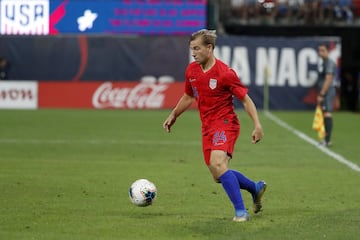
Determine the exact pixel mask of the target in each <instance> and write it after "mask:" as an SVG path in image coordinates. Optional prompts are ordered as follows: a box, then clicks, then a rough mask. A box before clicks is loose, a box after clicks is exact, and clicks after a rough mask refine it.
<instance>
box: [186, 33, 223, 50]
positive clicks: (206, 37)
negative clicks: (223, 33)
mask: <svg viewBox="0 0 360 240" xmlns="http://www.w3.org/2000/svg"><path fill="white" fill-rule="evenodd" d="M198 37H201V38H202V41H203V44H204V45H208V44H211V46H212V47H213V49H214V48H215V42H216V38H217V36H216V30H208V29H201V30H199V31H197V32H194V33H192V34H191V36H190V40H189V42H191V41H194V40H195V39H196V38H198Z"/></svg>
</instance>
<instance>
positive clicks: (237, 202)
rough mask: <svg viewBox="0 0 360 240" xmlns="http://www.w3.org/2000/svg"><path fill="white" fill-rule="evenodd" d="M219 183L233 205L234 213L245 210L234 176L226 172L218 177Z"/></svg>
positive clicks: (230, 172) (237, 182) (229, 171)
mask: <svg viewBox="0 0 360 240" xmlns="http://www.w3.org/2000/svg"><path fill="white" fill-rule="evenodd" d="M220 181H221V184H222V186H223V188H224V189H225V192H226V193H227V195H228V197H229V198H230V200H231V202H232V203H233V205H234V208H235V211H241V210H245V206H244V203H243V200H242V197H241V192H240V185H239V181H238V180H237V178H236V176H235V175H234V174H233V172H232V171H231V170H228V171H226V172H225V173H224V174H223V175H221V176H220Z"/></svg>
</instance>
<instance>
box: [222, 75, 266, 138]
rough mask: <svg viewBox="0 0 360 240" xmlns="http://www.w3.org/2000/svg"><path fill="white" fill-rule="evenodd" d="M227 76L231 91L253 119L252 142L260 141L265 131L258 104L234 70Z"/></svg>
mask: <svg viewBox="0 0 360 240" xmlns="http://www.w3.org/2000/svg"><path fill="white" fill-rule="evenodd" d="M225 77H226V79H227V80H228V81H229V86H230V91H231V92H232V93H233V94H234V95H235V96H236V97H237V98H238V99H239V100H240V101H241V102H242V103H243V105H244V108H245V111H246V112H247V113H248V115H249V116H250V118H251V120H252V121H253V124H254V130H253V132H252V143H257V142H259V141H260V140H261V139H262V138H263V136H264V132H263V129H262V126H261V123H260V120H259V115H258V112H257V109H256V106H255V104H254V102H253V101H252V99H251V98H250V97H249V95H248V94H247V93H248V89H247V87H245V86H244V85H243V84H242V83H241V81H240V78H239V77H238V76H237V74H236V73H235V71H234V70H230V71H229V72H227V74H226V75H225Z"/></svg>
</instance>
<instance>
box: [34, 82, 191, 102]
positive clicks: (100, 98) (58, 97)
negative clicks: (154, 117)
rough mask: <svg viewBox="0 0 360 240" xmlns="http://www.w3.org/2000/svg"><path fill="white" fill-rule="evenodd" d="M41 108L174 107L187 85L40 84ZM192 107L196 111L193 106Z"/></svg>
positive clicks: (128, 83) (134, 83)
mask: <svg viewBox="0 0 360 240" xmlns="http://www.w3.org/2000/svg"><path fill="white" fill-rule="evenodd" d="M38 84H39V86H38V87H39V99H38V101H39V103H38V105H39V108H95V109H161V108H173V107H174V106H175V105H176V104H177V102H178V100H179V98H180V97H181V96H182V95H183V93H184V83H182V82H176V83H141V82H39V83H38ZM192 108H196V105H195V104H194V105H193V106H192Z"/></svg>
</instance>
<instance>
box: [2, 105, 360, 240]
mask: <svg viewBox="0 0 360 240" xmlns="http://www.w3.org/2000/svg"><path fill="white" fill-rule="evenodd" d="M238 112H239V116H240V121H241V124H242V131H241V135H240V138H239V140H238V142H237V146H236V151H235V152H234V159H233V160H232V161H231V168H234V169H237V170H240V171H242V172H243V173H245V174H246V175H248V176H249V177H251V178H253V179H255V180H260V179H264V180H266V181H267V183H268V186H269V187H268V190H267V192H266V193H265V195H264V208H263V209H264V210H263V212H261V213H260V214H259V215H254V214H253V213H252V211H251V210H252V204H251V197H250V195H249V194H248V193H247V192H243V197H244V200H245V204H246V206H247V208H249V210H250V221H249V222H247V223H234V222H232V217H233V209H232V206H231V204H230V201H229V200H228V199H227V196H226V194H225V192H224V191H223V189H222V187H221V186H220V185H219V184H216V183H214V182H213V180H212V177H211V175H210V173H209V172H208V170H207V168H206V166H205V164H204V163H203V159H202V151H201V143H200V140H201V136H200V135H201V133H200V121H199V117H198V113H197V112H196V111H188V112H186V113H184V115H182V116H181V117H180V118H179V119H178V120H177V123H176V124H175V126H174V128H173V129H172V132H171V133H170V134H167V133H165V131H164V130H163V129H162V126H161V125H162V122H163V121H164V119H165V118H166V117H167V115H168V113H169V110H164V111H160V110H159V111H158V110H154V111H140V110H134V111H126V110H121V111H119V110H37V111H15V110H2V111H0V239H4V240H14V239H24V240H29V239H44V240H45V239H46V240H50V239H51V240H56V239H67V240H69V239H74V240H75V239H76V240H82V239H84V240H85V239H86V240H92V239H130V240H131V239H147V240H149V239H156V240H159V239H166V240H167V239H214V240H215V239H257V240H258V239H291V240H297V239H358V235H359V233H360V230H359V229H360V228H359V226H360V190H359V183H360V173H359V172H356V171H354V170H352V169H350V168H349V167H347V166H345V165H343V164H341V163H339V162H337V161H336V160H334V159H332V158H331V157H329V156H327V155H326V154H324V153H322V152H321V151H319V150H318V149H317V148H315V147H314V146H312V145H310V144H308V143H306V142H305V141H303V140H301V139H299V138H298V137H297V136H295V135H294V134H292V133H290V132H289V131H288V130H286V129H283V128H281V127H280V126H278V125H276V124H275V123H274V122H272V121H271V120H269V119H268V118H267V117H266V116H265V115H264V114H262V113H260V117H261V120H262V123H263V127H264V130H265V138H264V139H263V140H262V141H261V142H260V143H259V144H256V145H253V144H251V138H250V133H251V130H252V125H251V121H250V119H249V117H248V116H247V115H246V113H244V112H243V111H242V110H239V111H238ZM274 114H275V115H276V116H277V117H279V118H281V119H282V120H284V121H285V122H287V123H288V124H290V125H291V126H293V127H295V128H296V129H298V130H300V131H303V132H304V133H306V134H308V135H309V136H312V137H314V138H315V137H316V133H315V132H314V131H313V130H312V129H311V124H312V119H313V112H274ZM359 132H360V115H359V114H352V113H344V112H336V113H335V114H334V135H333V142H334V145H333V147H332V148H331V149H332V150H333V151H335V152H336V153H339V154H341V155H342V156H344V157H345V158H347V159H349V160H350V161H352V162H354V163H356V164H358V165H360V145H359V137H358V135H359ZM138 178H147V179H149V180H151V181H153V182H154V183H155V184H156V185H157V188H158V198H157V200H156V202H155V203H154V205H153V206H150V207H146V208H139V207H136V206H134V205H132V204H131V203H130V201H129V198H128V189H129V186H130V184H131V183H132V182H133V181H135V180H136V179H138Z"/></svg>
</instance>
